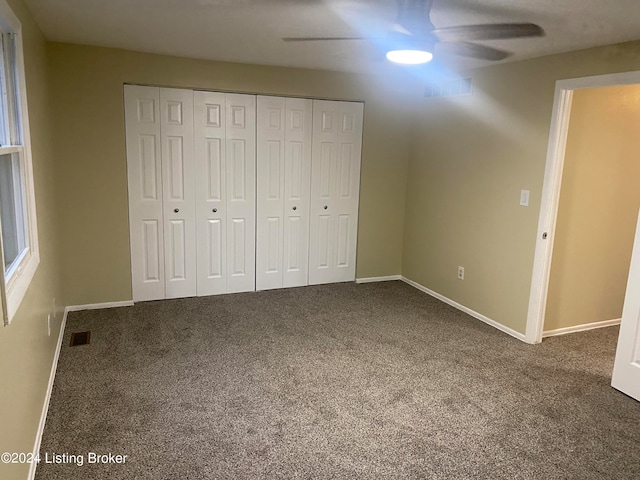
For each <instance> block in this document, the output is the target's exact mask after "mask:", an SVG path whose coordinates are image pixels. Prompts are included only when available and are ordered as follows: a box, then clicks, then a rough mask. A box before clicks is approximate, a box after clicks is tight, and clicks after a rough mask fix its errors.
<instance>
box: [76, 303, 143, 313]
mask: <svg viewBox="0 0 640 480" xmlns="http://www.w3.org/2000/svg"><path fill="white" fill-rule="evenodd" d="M132 306H133V300H124V301H122V302H105V303H87V304H86V305H69V306H68V307H67V308H66V309H65V312H79V311H80V310H99V309H102V308H115V307H132Z"/></svg>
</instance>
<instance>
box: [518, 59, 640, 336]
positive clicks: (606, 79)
mask: <svg viewBox="0 0 640 480" xmlns="http://www.w3.org/2000/svg"><path fill="white" fill-rule="evenodd" d="M633 84H640V71H633V72H623V73H614V74H608V75H596V76H589V77H580V78H571V79H566V80H558V81H556V87H555V94H554V99H553V113H552V117H551V129H550V132H549V144H548V148H547V161H546V166H545V173H544V181H543V186H542V198H541V203H540V216H539V218H538V230H537V237H536V238H537V239H536V247H535V254H534V260H533V273H532V276H531V290H530V294H529V310H528V313H527V327H526V331H525V341H526V342H527V343H540V342H541V341H542V336H543V329H544V317H545V310H546V304H547V294H548V290H549V277H550V274H551V260H552V254H553V243H554V239H555V231H556V222H557V217H558V206H559V204H560V188H561V185H562V172H563V169H564V159H565V151H566V146H567V134H568V132H569V120H570V116H571V105H572V101H573V92H574V91H575V90H580V89H585V88H599V87H612V86H620V85H633ZM544 233H547V237H546V239H543V238H542V237H543V234H544Z"/></svg>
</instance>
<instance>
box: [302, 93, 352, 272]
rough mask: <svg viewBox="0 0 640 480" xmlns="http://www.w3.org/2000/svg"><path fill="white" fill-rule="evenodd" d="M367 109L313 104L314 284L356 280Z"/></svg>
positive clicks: (348, 104)
mask: <svg viewBox="0 0 640 480" xmlns="http://www.w3.org/2000/svg"><path fill="white" fill-rule="evenodd" d="M363 107H364V105H363V104H361V103H352V102H332V101H323V100H314V102H313V157H312V169H311V227H310V235H311V238H310V252H309V283H310V284H319V283H332V282H346V281H353V280H355V272H356V270H355V268H356V242H357V233H358V231H357V230H358V198H359V191H360V157H361V153H362V118H363Z"/></svg>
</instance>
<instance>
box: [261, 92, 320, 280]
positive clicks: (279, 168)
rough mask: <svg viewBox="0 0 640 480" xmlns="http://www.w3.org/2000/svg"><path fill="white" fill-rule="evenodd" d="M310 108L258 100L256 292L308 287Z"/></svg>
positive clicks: (291, 101)
mask: <svg viewBox="0 0 640 480" xmlns="http://www.w3.org/2000/svg"><path fill="white" fill-rule="evenodd" d="M312 105H313V102H312V100H309V99H304V98H284V97H266V96H259V97H258V132H257V142H258V143H257V170H258V175H257V178H258V182H257V195H258V198H257V200H258V201H257V249H256V289H257V290H268V289H272V288H283V287H298V286H302V285H307V284H308V278H309V273H308V272H309V270H308V265H309V200H310V184H311V134H312V125H311V122H312Z"/></svg>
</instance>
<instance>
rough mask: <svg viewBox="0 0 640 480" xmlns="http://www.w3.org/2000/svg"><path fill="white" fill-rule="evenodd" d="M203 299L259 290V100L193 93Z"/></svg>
mask: <svg viewBox="0 0 640 480" xmlns="http://www.w3.org/2000/svg"><path fill="white" fill-rule="evenodd" d="M194 103H195V150H196V172H197V175H196V219H197V237H198V241H197V245H198V296H201V295H215V294H219V293H235V292H249V291H253V290H255V258H256V257H255V238H256V232H255V219H256V217H255V215H256V212H255V202H256V192H255V182H256V97H255V96H254V95H237V94H230V93H219V92H200V91H198V92H194Z"/></svg>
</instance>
